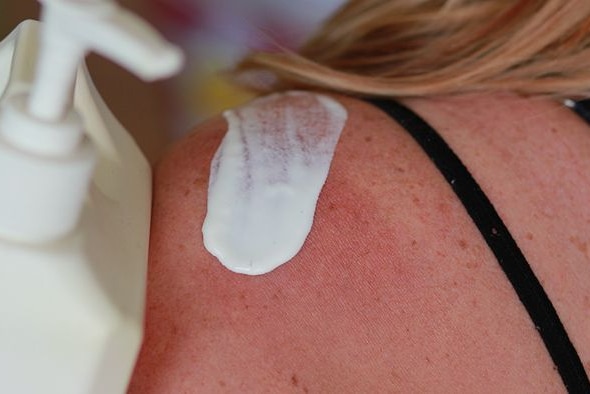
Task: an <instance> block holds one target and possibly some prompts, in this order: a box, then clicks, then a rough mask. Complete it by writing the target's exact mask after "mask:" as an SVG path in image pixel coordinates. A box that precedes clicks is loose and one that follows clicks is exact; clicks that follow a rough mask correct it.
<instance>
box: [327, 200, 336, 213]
mask: <svg viewBox="0 0 590 394" xmlns="http://www.w3.org/2000/svg"><path fill="white" fill-rule="evenodd" d="M328 209H329V210H330V211H333V210H335V209H336V205H335V204H334V203H333V202H331V203H330V204H328Z"/></svg>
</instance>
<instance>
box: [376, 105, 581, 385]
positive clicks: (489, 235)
mask: <svg viewBox="0 0 590 394" xmlns="http://www.w3.org/2000/svg"><path fill="white" fill-rule="evenodd" d="M370 102H371V103H372V104H374V105H375V106H377V107H378V108H380V109H382V110H383V111H384V112H386V113H387V114H389V115H390V116H391V117H392V118H393V119H395V120H396V121H397V122H398V123H399V124H400V125H402V126H403V127H404V128H405V129H406V130H407V131H408V132H409V133H410V134H411V135H412V137H414V139H415V140H416V142H418V144H419V145H420V146H421V147H422V148H423V149H424V151H425V152H426V154H427V155H428V156H429V157H430V159H431V160H432V161H433V162H434V164H435V165H436V166H437V167H438V169H439V170H440V172H441V173H442V174H443V175H444V177H445V178H446V180H447V182H449V184H450V185H451V187H452V188H453V190H454V192H455V193H456V194H457V196H458V197H459V199H460V200H461V202H462V203H463V205H464V206H465V209H466V210H467V212H468V213H469V215H470V216H471V219H472V220H473V221H474V223H475V225H476V226H477V228H478V229H479V231H480V232H481V234H482V235H483V237H484V238H485V241H486V242H487V244H488V245H489V247H490V249H491V250H492V252H493V253H494V255H495V256H496V258H497V259H498V262H499V263H500V266H501V267H502V270H503V271H504V273H505V274H506V276H507V277H508V280H509V281H510V283H511V284H512V286H513V287H514V290H515V291H516V293H517V294H518V297H519V298H520V301H521V302H522V304H523V305H524V307H525V308H526V310H527V312H528V314H529V315H530V317H531V319H532V321H533V324H534V325H535V327H536V329H537V330H538V332H539V334H540V335H541V337H542V339H543V342H544V343H545V346H546V347H547V350H548V352H549V354H550V355H551V358H552V359H553V362H554V363H555V366H556V367H557V370H558V372H559V374H560V375H561V378H562V380H563V383H564V385H565V386H566V388H567V390H568V391H569V392H570V393H590V381H589V380H588V376H587V375H586V372H585V371H584V367H583V365H582V362H581V360H580V357H579V356H578V354H577V352H576V349H575V348H574V346H573V344H572V343H571V341H570V339H569V337H568V335H567V332H566V331H565V328H564V327H563V324H562V323H561V320H560V319H559V316H558V315H557V312H556V310H555V308H554V307H553V304H551V301H550V300H549V297H548V296H547V294H546V293H545V290H544V289H543V287H542V286H541V284H540V283H539V280H538V279H537V278H536V276H535V274H534V273H533V271H532V269H531V267H530V266H529V264H528V262H527V260H526V258H525V257H524V255H523V254H522V252H521V250H520V248H519V247H518V245H517V244H516V242H515V241H514V239H513V238H512V235H510V232H509V231H508V229H507V228H506V226H505V225H504V222H503V221H502V219H501V218H500V216H499V215H498V213H497V212H496V209H495V208H494V207H493V205H492V203H491V202H490V200H489V199H488V198H487V196H486V195H485V194H484V192H483V191H482V190H481V188H480V187H479V185H478V184H477V182H476V181H475V179H474V178H473V177H472V176H471V174H470V173H469V171H468V170H467V168H466V167H465V165H464V164H463V163H462V162H461V160H460V159H459V158H458V157H457V155H456V154H455V153H454V152H453V151H452V150H451V148H450V147H449V146H448V145H447V143H446V142H445V141H444V140H443V139H442V138H441V137H440V136H439V135H438V133H437V132H436V131H435V130H434V129H433V128H432V127H431V126H430V125H428V124H427V123H426V122H425V121H424V120H422V119H421V118H420V117H419V116H418V115H416V114H415V113H414V112H412V111H411V110H409V109H408V108H406V107H404V106H402V105H401V104H399V103H396V102H395V101H392V100H372V101H370Z"/></svg>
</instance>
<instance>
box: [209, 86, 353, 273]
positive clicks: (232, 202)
mask: <svg viewBox="0 0 590 394" xmlns="http://www.w3.org/2000/svg"><path fill="white" fill-rule="evenodd" d="M224 116H225V118H226V120H227V123H228V131H227V133H226V135H225V137H224V139H223V141H222V143H221V145H220V146H219V148H218V150H217V152H216V153H215V156H214V157H213V161H212V163H211V174H210V178H209V194H208V199H207V216H206V218H205V222H204V224H203V240H204V244H205V247H206V248H207V250H208V251H209V252H210V253H211V254H213V255H214V256H216V257H217V258H218V259H219V261H220V262H221V263H222V264H223V265H224V266H226V267H227V268H228V269H230V270H232V271H234V272H238V273H242V274H248V275H259V274H264V273H267V272H269V271H272V270H273V269H275V268H277V267H278V266H280V265H282V264H284V263H286V262H287V261H289V260H290V259H291V258H293V257H294V256H295V255H296V254H297V253H298V252H299V250H300V249H301V247H302V246H303V243H304V242H305V239H306V237H307V235H308V234H309V231H310V230H311V226H312V223H313V217H314V212H315V208H316V204H317V200H318V197H319V194H320V191H321V189H322V187H323V185H324V183H325V181H326V178H327V176H328V171H329V169H330V164H331V162H332V158H333V156H334V150H335V148H336V145H337V143H338V140H339V138H340V134H341V132H342V129H343V128H344V124H345V123H346V118H347V113H346V110H345V109H344V107H343V106H342V105H340V104H339V103H338V102H336V101H335V100H333V99H331V98H329V97H326V96H322V95H318V94H312V93H305V92H288V93H282V94H273V95H271V96H268V97H264V98H260V99H257V100H254V101H253V102H252V103H250V104H248V105H246V106H244V107H241V108H238V109H236V110H231V111H227V112H225V113H224Z"/></svg>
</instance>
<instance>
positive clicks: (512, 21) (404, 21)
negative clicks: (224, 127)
mask: <svg viewBox="0 0 590 394" xmlns="http://www.w3.org/2000/svg"><path fill="white" fill-rule="evenodd" d="M253 70H266V71H271V72H272V73H273V74H274V75H275V76H276V78H277V82H276V83H275V84H274V85H273V86H272V88H271V89H273V90H277V89H291V88H296V89H300V88H306V89H322V90H332V91H338V92H345V93H349V94H357V95H364V96H390V97H400V96H405V97H416V96H430V95H443V94H458V93H466V92H477V91H479V92H482V91H488V92H490V91H512V92H517V93H521V94H525V95H542V96H553V97H556V98H557V97H559V98H561V97H577V98H580V97H588V96H590V1H589V0H350V1H348V2H347V3H346V4H345V5H344V6H343V7H342V8H341V9H340V10H339V11H338V12H337V13H336V14H335V15H333V16H332V17H331V19H329V20H328V21H327V22H326V23H325V25H324V26H323V27H322V28H321V29H320V30H319V31H318V32H317V34H316V35H315V36H314V37H312V38H311V39H310V40H309V41H308V42H307V44H305V45H304V46H303V47H302V48H301V49H300V51H298V52H297V53H293V52H287V51H283V52H277V53H261V52H258V53H253V54H251V55H250V56H249V57H248V58H246V59H245V60H244V61H243V62H242V63H241V64H240V66H239V67H238V71H245V72H247V71H253Z"/></svg>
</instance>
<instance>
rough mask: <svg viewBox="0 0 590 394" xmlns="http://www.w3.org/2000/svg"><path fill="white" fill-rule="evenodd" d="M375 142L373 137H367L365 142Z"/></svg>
mask: <svg viewBox="0 0 590 394" xmlns="http://www.w3.org/2000/svg"><path fill="white" fill-rule="evenodd" d="M371 141H373V137H371V136H370V135H368V136H366V137H365V142H371Z"/></svg>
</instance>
